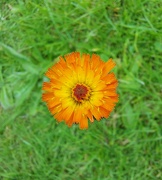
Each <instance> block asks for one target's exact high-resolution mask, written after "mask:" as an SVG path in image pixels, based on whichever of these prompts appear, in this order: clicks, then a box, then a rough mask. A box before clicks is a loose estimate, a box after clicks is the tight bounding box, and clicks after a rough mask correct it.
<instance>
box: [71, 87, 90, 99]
mask: <svg viewBox="0 0 162 180" xmlns="http://www.w3.org/2000/svg"><path fill="white" fill-rule="evenodd" d="M72 96H73V98H74V99H75V100H76V101H78V102H82V101H83V100H85V99H88V97H89V88H88V87H87V86H85V85H83V84H77V85H76V86H75V87H74V88H73V93H72Z"/></svg>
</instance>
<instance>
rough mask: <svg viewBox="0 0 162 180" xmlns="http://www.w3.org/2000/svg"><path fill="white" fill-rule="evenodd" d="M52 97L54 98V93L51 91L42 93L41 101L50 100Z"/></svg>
mask: <svg viewBox="0 0 162 180" xmlns="http://www.w3.org/2000/svg"><path fill="white" fill-rule="evenodd" d="M52 99H54V94H53V93H52V92H50V93H43V94H42V100H43V101H45V102H48V101H50V100H52Z"/></svg>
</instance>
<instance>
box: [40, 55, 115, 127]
mask: <svg viewBox="0 0 162 180" xmlns="http://www.w3.org/2000/svg"><path fill="white" fill-rule="evenodd" d="M114 66H115V62H114V61H113V60H112V59H109V60H108V61H107V62H103V61H102V60H101V58H100V57H99V56H98V55H96V54H93V55H92V57H90V55H89V54H82V55H81V54H80V53H79V52H73V53H71V54H67V55H65V56H64V57H61V56H60V58H59V61H58V62H57V63H56V64H54V65H53V66H52V67H51V68H49V69H48V71H47V72H46V74H45V75H46V76H47V77H48V78H49V79H50V81H49V82H44V83H43V90H44V91H45V92H44V93H43V95H42V99H43V101H45V102H46V104H47V107H48V109H49V111H50V112H51V114H52V115H53V116H54V118H55V119H56V120H57V121H58V122H61V121H65V123H66V124H67V125H68V126H69V127H70V126H72V124H79V127H80V129H85V128H88V119H89V120H90V121H91V122H93V121H94V120H97V121H100V120H101V118H108V116H109V114H110V112H111V111H112V110H113V109H114V106H115V104H116V103H117V102H118V94H117V93H116V88H117V85H118V81H117V79H116V77H115V75H114V73H110V71H111V70H112V69H113V68H114Z"/></svg>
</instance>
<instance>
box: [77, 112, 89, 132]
mask: <svg viewBox="0 0 162 180" xmlns="http://www.w3.org/2000/svg"><path fill="white" fill-rule="evenodd" d="M79 127H80V129H87V128H88V119H87V117H86V116H84V115H82V117H81V120H80V122H79Z"/></svg>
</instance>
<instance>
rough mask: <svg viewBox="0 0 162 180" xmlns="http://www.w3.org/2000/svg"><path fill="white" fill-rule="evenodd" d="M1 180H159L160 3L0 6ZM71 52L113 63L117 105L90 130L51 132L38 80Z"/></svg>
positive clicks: (89, 0) (10, 1)
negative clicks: (92, 55)
mask: <svg viewBox="0 0 162 180" xmlns="http://www.w3.org/2000/svg"><path fill="white" fill-rule="evenodd" d="M0 7H1V15H0V18H1V21H0V29H1V31H0V33H1V36H0V37H1V44H0V179H1V180H76V179H77V180H157V179H159V180H160V179H162V68H161V67H162V15H161V12H162V3H161V0H151V1H150V0H136V1H135V0H123V1H122V2H120V1H119V0H115V1H114V0H109V1H108V0H103V1H96V0H82V1H79V0H77V1H71V0H60V1H58V0H44V1H43V0H42V1H38V0H35V1H32V0H27V1H22V0H17V1H16V0H6V1H3V0H2V1H1V2H0ZM72 51H80V52H86V53H90V54H92V53H97V54H98V55H100V56H101V57H102V59H103V60H104V61H107V60H108V59H109V58H110V57H112V58H113V59H114V60H115V61H116V63H117V67H116V68H115V73H116V76H117V77H118V79H119V87H118V93H119V94H120V101H119V103H118V104H117V107H116V109H115V111H114V112H113V113H112V114H111V116H110V117H109V118H108V119H103V120H102V121H100V122H97V121H95V122H94V123H93V124H89V129H88V130H79V128H78V126H77V125H76V126H75V125H74V126H73V127H72V128H68V127H67V126H66V125H65V124H64V123H60V124H58V123H57V122H56V121H55V120H54V119H53V117H52V116H51V115H50V113H49V112H48V110H47V107H46V106H45V104H44V103H43V102H42V101H41V93H42V90H41V87H42V82H43V81H44V80H45V77H44V72H45V71H46V70H47V68H48V67H49V66H51V64H52V63H53V61H54V59H57V58H58V56H59V55H64V54H66V53H69V52H72Z"/></svg>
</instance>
